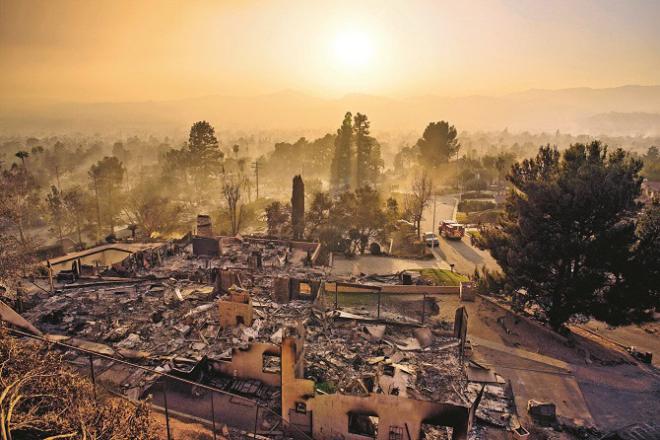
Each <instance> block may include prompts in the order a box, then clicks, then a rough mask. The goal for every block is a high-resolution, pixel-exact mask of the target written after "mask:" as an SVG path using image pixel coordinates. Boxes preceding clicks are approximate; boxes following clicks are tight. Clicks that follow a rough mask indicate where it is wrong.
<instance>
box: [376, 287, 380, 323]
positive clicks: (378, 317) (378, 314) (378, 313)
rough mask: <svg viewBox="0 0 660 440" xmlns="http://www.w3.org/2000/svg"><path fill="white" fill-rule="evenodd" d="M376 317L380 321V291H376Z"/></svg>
mask: <svg viewBox="0 0 660 440" xmlns="http://www.w3.org/2000/svg"><path fill="white" fill-rule="evenodd" d="M376 317H377V319H380V290H379V291H378V312H377V316H376Z"/></svg>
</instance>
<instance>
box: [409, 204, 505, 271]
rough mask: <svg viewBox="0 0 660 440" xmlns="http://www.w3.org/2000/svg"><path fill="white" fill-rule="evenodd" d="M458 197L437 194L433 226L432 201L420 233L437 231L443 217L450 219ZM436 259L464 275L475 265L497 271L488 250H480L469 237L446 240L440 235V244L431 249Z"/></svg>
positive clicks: (498, 268) (425, 213) (425, 214)
mask: <svg viewBox="0 0 660 440" xmlns="http://www.w3.org/2000/svg"><path fill="white" fill-rule="evenodd" d="M457 203H458V199H457V198H456V197H455V196H453V195H449V196H437V197H436V201H435V227H434V225H433V201H431V203H429V206H428V207H427V208H426V210H425V211H424V218H423V220H422V233H424V232H430V231H433V232H435V233H436V234H437V233H438V224H439V223H440V222H441V221H442V220H445V219H452V218H453V215H454V207H455V206H456V204H457ZM432 252H433V255H435V257H436V259H438V260H441V261H444V262H445V263H446V265H447V266H448V265H449V264H454V270H456V271H457V272H460V273H462V274H465V275H471V274H472V273H474V269H475V267H479V268H480V269H481V267H482V266H484V265H485V266H486V268H488V270H490V271H499V270H500V267H499V266H498V264H497V262H496V261H495V259H494V258H493V257H492V256H491V255H490V252H488V251H482V250H481V249H477V248H476V247H474V246H472V245H471V244H470V239H469V237H467V236H466V237H463V239H462V240H446V239H444V238H442V237H440V245H439V246H438V247H436V248H433V249H432Z"/></svg>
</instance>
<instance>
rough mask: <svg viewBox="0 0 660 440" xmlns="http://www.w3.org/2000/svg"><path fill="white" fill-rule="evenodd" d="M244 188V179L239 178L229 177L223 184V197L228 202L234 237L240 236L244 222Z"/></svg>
mask: <svg viewBox="0 0 660 440" xmlns="http://www.w3.org/2000/svg"><path fill="white" fill-rule="evenodd" d="M242 188H243V179H242V178H239V177H233V178H232V177H227V178H225V180H224V182H223V184H222V195H223V196H224V198H225V202H227V209H228V211H229V219H230V221H231V233H232V235H236V234H238V232H239V231H240V229H241V224H242V222H243V209H242V203H241V190H242Z"/></svg>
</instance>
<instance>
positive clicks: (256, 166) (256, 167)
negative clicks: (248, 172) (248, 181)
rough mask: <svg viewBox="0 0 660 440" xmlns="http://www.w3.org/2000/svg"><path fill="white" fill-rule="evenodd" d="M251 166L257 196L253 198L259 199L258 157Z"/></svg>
mask: <svg viewBox="0 0 660 440" xmlns="http://www.w3.org/2000/svg"><path fill="white" fill-rule="evenodd" d="M252 167H253V168H254V175H255V179H256V181H257V198H256V199H255V200H259V159H257V160H255V161H254V163H253V164H252Z"/></svg>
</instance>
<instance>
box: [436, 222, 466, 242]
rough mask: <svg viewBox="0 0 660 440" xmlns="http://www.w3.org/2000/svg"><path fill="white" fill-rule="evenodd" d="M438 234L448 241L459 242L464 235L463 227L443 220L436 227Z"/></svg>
mask: <svg viewBox="0 0 660 440" xmlns="http://www.w3.org/2000/svg"><path fill="white" fill-rule="evenodd" d="M438 233H439V234H440V236H441V237H444V238H446V239H449V240H461V239H462V238H463V236H464V235H465V226H463V225H462V224H460V223H456V222H455V221H453V220H443V221H442V222H441V223H440V226H438Z"/></svg>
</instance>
